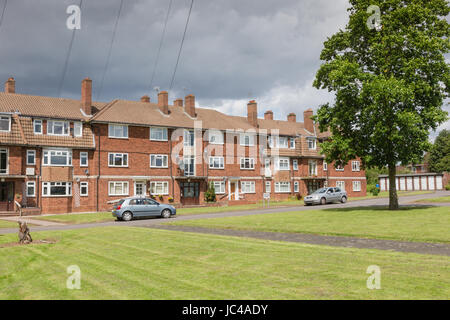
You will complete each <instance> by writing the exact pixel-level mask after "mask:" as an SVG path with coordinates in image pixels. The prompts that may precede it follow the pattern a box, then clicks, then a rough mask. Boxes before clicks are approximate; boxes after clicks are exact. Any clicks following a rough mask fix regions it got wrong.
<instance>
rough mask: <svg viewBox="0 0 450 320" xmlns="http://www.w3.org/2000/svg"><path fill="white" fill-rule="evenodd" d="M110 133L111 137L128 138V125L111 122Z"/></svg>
mask: <svg viewBox="0 0 450 320" xmlns="http://www.w3.org/2000/svg"><path fill="white" fill-rule="evenodd" d="M108 135H109V137H110V138H119V139H127V138H128V126H126V125H119V124H110V125H109V126H108Z"/></svg>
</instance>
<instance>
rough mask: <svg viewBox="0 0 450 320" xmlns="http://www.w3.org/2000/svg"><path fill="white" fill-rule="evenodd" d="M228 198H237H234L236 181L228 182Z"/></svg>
mask: <svg viewBox="0 0 450 320" xmlns="http://www.w3.org/2000/svg"><path fill="white" fill-rule="evenodd" d="M230 199H231V200H237V199H236V182H230Z"/></svg>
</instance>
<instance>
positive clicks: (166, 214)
mask: <svg viewBox="0 0 450 320" xmlns="http://www.w3.org/2000/svg"><path fill="white" fill-rule="evenodd" d="M171 215H172V212H170V210H169V209H164V210H163V211H162V212H161V217H163V218H164V219H168V218H170V216H171Z"/></svg>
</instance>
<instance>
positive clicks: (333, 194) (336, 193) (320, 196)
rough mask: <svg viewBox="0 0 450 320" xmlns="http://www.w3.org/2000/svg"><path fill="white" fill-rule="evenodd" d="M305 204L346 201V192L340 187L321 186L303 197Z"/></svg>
mask: <svg viewBox="0 0 450 320" xmlns="http://www.w3.org/2000/svg"><path fill="white" fill-rule="evenodd" d="M304 202H305V205H307V206H310V205H312V204H326V203H333V202H341V203H346V202H347V192H345V191H342V190H341V189H340V188H321V189H318V190H316V191H314V192H313V193H311V194H310V195H308V196H306V197H305V200H304Z"/></svg>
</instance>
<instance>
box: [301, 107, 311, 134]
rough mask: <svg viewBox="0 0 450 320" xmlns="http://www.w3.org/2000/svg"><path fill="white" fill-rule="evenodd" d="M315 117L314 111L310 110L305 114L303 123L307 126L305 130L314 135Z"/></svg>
mask: <svg viewBox="0 0 450 320" xmlns="http://www.w3.org/2000/svg"><path fill="white" fill-rule="evenodd" d="M313 115H314V112H313V110H312V109H308V110H306V111H305V112H303V122H304V124H305V129H306V130H308V131H309V132H311V133H314V121H313V119H312V116H313Z"/></svg>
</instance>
